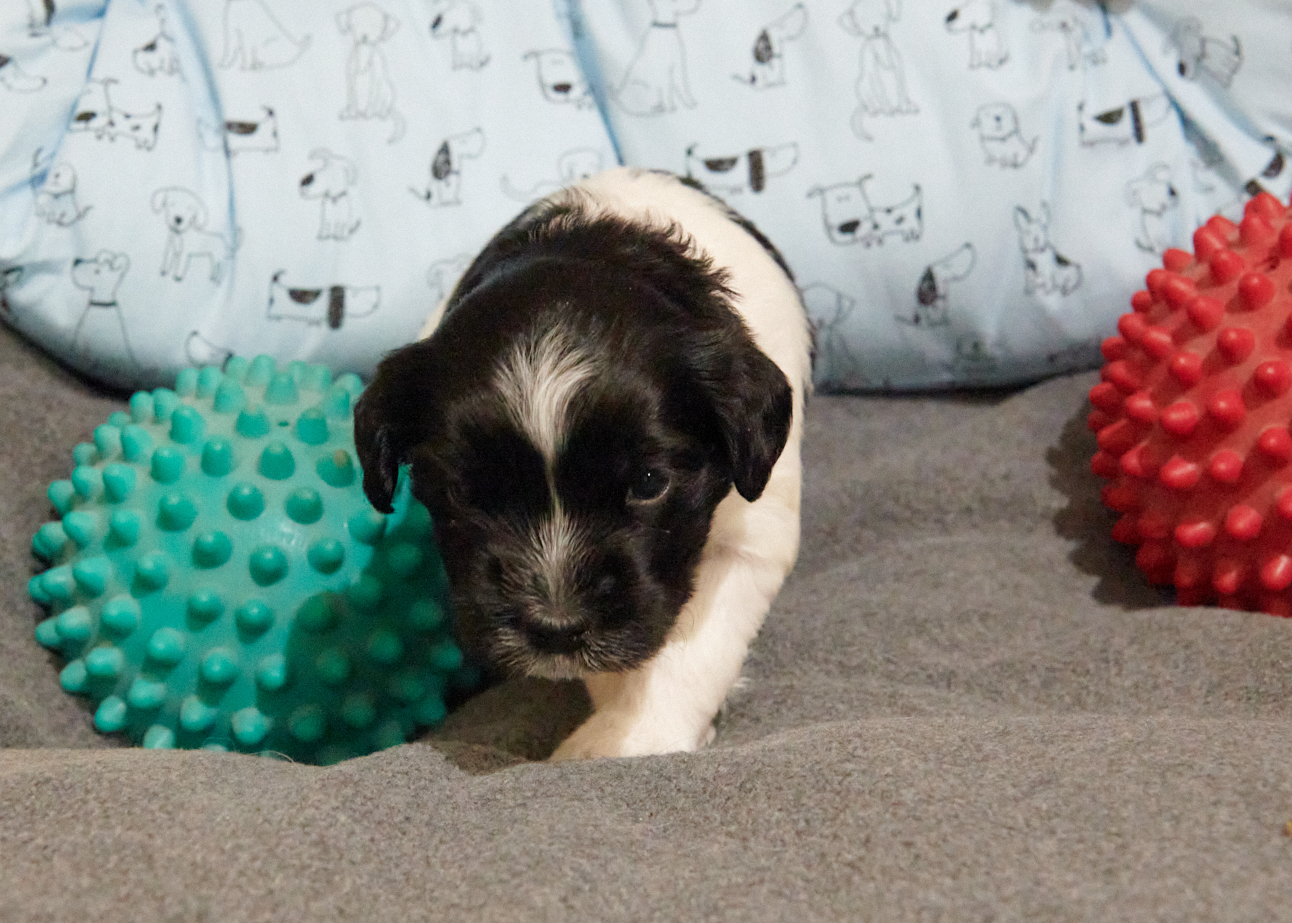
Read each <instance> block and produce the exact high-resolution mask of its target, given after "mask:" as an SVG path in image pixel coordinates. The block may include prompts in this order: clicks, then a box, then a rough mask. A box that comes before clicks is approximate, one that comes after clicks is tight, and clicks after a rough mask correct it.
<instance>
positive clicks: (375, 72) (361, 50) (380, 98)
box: [336, 3, 404, 144]
mask: <svg viewBox="0 0 1292 923" xmlns="http://www.w3.org/2000/svg"><path fill="white" fill-rule="evenodd" d="M336 25H337V28H338V29H340V30H341V34H342V35H346V36H349V38H350V40H351V42H352V43H353V44H351V46H350V54H349V56H348V57H347V58H346V62H345V108H344V109H342V110H341V118H343V119H375V120H377V121H379V122H384V121H387V120H389V121H390V125H391V127H390V137H389V138H387V139H386V142H387V143H388V144H393V143H395V142H396V141H398V140H399V139H400V138H402V137H403V136H404V116H403V115H402V114H401V113H400V112H399V110H398V109H396V108H395V84H394V82H393V81H392V80H391V79H390V68H389V66H388V65H387V63H386V54H385V52H384V51H382V50H381V44H382V43H383V42H385V41H386V40H387V39H389V38H390V37H391V36H392V35H394V34H395V32H396V31H397V30H398V29H399V20H398V19H396V18H395V17H393V16H390V15H388V14H387V13H386V12H385V11H384V10H382V9H381V8H380V7H378V6H376V5H375V4H372V3H356V4H355V5H354V6H352V7H350V8H349V9H346V10H343V11H342V12H340V13H338V14H337V17H336Z"/></svg>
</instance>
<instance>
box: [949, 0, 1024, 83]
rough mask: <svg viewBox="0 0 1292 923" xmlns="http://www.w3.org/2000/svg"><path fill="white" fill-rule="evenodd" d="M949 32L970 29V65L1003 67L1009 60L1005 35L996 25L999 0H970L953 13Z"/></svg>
mask: <svg viewBox="0 0 1292 923" xmlns="http://www.w3.org/2000/svg"><path fill="white" fill-rule="evenodd" d="M945 24H946V27H947V31H948V32H953V33H963V32H967V33H969V67H970V69H973V68H978V67H991V68H995V67H1000V66H1001V65H1002V64H1004V63H1005V62H1006V61H1008V60H1009V49H1008V48H1006V47H1005V37H1004V36H1003V35H1001V33H1000V30H999V29H997V28H996V0H966V2H965V3H962V4H961V5H960V6H958V7H956V8H955V9H954V10H952V11H951V12H950V13H947V18H946V20H945Z"/></svg>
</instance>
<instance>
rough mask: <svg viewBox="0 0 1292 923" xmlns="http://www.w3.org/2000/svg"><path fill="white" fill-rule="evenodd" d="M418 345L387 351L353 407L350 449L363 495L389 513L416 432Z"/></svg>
mask: <svg viewBox="0 0 1292 923" xmlns="http://www.w3.org/2000/svg"><path fill="white" fill-rule="evenodd" d="M422 347H423V344H422V343H413V344H411V345H410V346H405V347H403V348H402V349H398V350H396V351H394V352H392V353H390V354H389V355H388V356H386V358H384V359H382V360H381V362H380V363H379V364H378V365H377V374H376V376H374V378H373V380H372V384H370V385H368V387H367V388H365V389H364V391H363V394H361V395H359V400H358V401H357V402H356V403H355V405H354V447H355V451H356V453H357V454H358V456H359V464H360V466H362V468H363V492H364V493H365V494H367V496H368V502H369V503H371V504H372V505H373V506H374V507H376V509H377V510H378V511H379V512H382V513H389V512H392V511H393V509H394V506H393V503H394V499H395V490H396V488H397V486H398V485H399V469H400V467H401V466H402V465H404V464H405V463H406V462H408V461H410V460H411V453H412V450H413V448H414V447H415V446H416V444H417V441H418V437H419V434H420V431H421V424H420V420H419V414H420V410H421V407H422V404H421V400H420V397H419V392H420V390H421V389H420V387H419V386H418V379H419V376H418V375H416V374H414V373H413V370H414V369H415V368H418V367H422V368H424V366H423V365H422V362H423V361H424V360H423V357H422V355H421V353H422V352H423V349H422Z"/></svg>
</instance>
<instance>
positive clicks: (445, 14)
mask: <svg viewBox="0 0 1292 923" xmlns="http://www.w3.org/2000/svg"><path fill="white" fill-rule="evenodd" d="M479 24H480V11H479V10H478V9H476V6H475V4H474V3H469V2H467V0H435V2H434V3H433V4H432V6H431V38H433V39H436V40H438V41H443V40H444V39H445V37H447V38H448V40H449V49H450V52H451V60H452V67H453V70H455V71H456V70H479V69H480V68H482V67H484V66H485V65H486V64H488V63H489V54H488V53H487V52H486V51H485V50H484V42H483V40H482V39H481V37H480V30H479V28H478V26H479Z"/></svg>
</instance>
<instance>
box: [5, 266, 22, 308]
mask: <svg viewBox="0 0 1292 923" xmlns="http://www.w3.org/2000/svg"><path fill="white" fill-rule="evenodd" d="M20 282H22V267H21V266H8V267H6V268H4V269H0V316H5V317H13V314H14V310H13V305H11V304H10V303H9V295H8V292H9V289H11V288H17V287H18V284H19V283H20Z"/></svg>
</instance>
